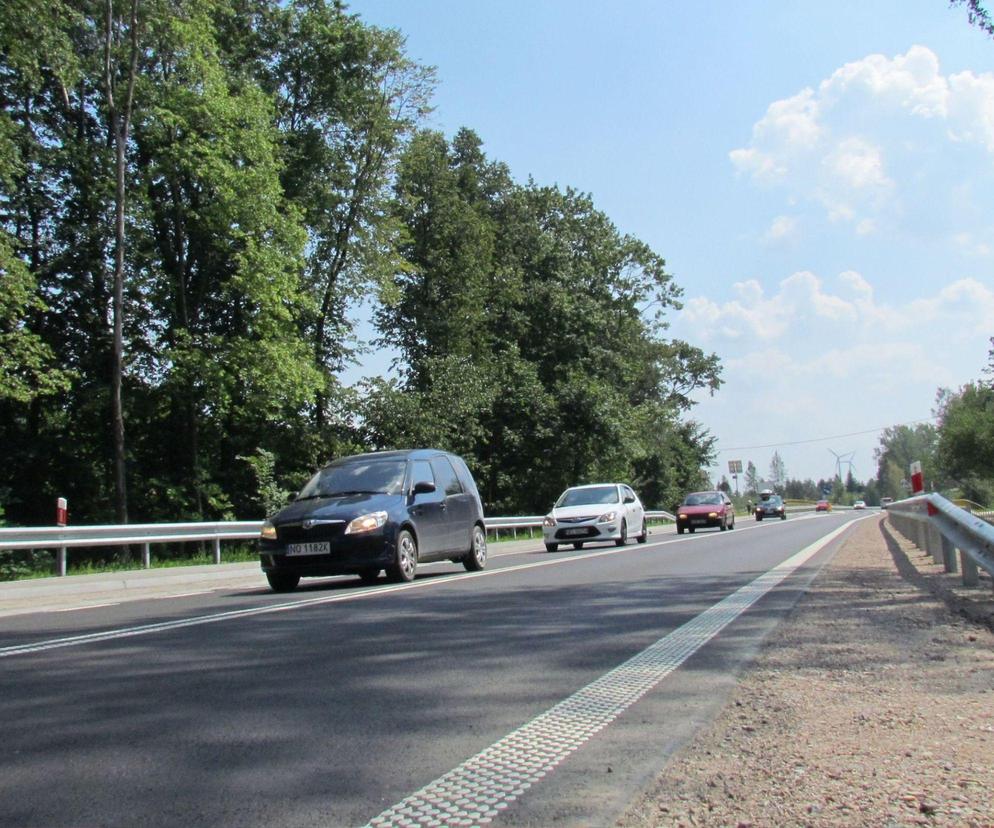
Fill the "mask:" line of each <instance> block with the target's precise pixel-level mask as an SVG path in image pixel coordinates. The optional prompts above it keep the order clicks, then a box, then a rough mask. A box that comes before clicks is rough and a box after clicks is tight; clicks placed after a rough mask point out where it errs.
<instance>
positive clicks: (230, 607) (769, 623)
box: [0, 513, 856, 828]
mask: <svg viewBox="0 0 994 828" xmlns="http://www.w3.org/2000/svg"><path fill="white" fill-rule="evenodd" d="M855 518H856V516H855V515H853V514H851V513H850V514H829V515H817V516H815V515H810V516H804V517H795V518H791V519H790V520H788V521H785V522H781V521H764V522H762V523H755V522H754V521H746V520H740V522H739V524H738V527H737V528H736V529H735V530H734V531H732V532H724V533H722V532H717V531H713V532H698V533H695V534H694V535H683V536H680V537H677V536H676V535H675V534H674V533H673V532H672V530H669V531H662V532H660V531H659V530H657V531H656V532H655V533H654V534H652V535H651V536H650V539H649V542H648V543H646V544H635V543H630V544H629V545H628V546H626V547H624V548H616V547H613V546H599V547H598V546H589V547H586V548H584V549H583V550H582V551H580V552H576V551H574V550H572V549H568V550H563V551H560V552H557V553H552V554H550V553H547V552H545V551H544V548H542V546H541V544H540V543H537V542H536V543H534V544H514V545H508V546H504V545H492V546H491V559H490V562H489V566H488V568H487V570H486V571H485V572H483V573H472V574H471V573H466V572H465V571H464V570H463V569H462V567H458V566H454V565H449V564H442V565H431V566H426V567H423V568H422V569H421V570H419V577H418V579H417V580H416V581H415V583H413V584H409V585H389V584H386V582H384V583H383V585H382V586H375V587H365V586H362V585H360V582H359V581H358V580H357V579H351V578H333V579H323V580H312V581H305V582H304V583H303V585H302V588H301V589H299V590H298V591H297V592H295V593H292V594H290V595H285V594H284V595H277V594H273V593H271V592H269V591H268V589H267V588H265V587H264V586H263V584H264V582H263V581H262V578H261V576H260V580H259V584H260V585H259V587H258V588H255V587H251V588H244V587H239V588H236V589H212V590H209V591H204V592H201V593H199V594H187V595H172V596H170V597H168V599H164V598H162V597H158V598H155V599H151V600H132V601H124V602H120V603H115V602H107V603H108V604H109V605H108V606H98V607H92V608H88V609H73V607H72V606H67V607H66V608H65V609H66V610H68V611H63V612H43V613H29V614H28V613H26V614H19V615H12V616H7V617H0V765H2V768H3V773H2V774H0V824H3V825H17V826H46V827H48V828H51V827H54V826H144V825H148V826H153V825H154V826H159V825H162V826H175V825H185V826H190V825H197V826H200V825H203V826H228V825H231V826H235V825H237V826H255V825H266V826H274V825H276V826H281V828H282V827H283V826H362V825H366V824H372V825H431V824H440V825H458V824H466V825H473V824H487V823H489V824H493V825H531V826H547V825H553V824H558V825H609V824H611V822H612V821H613V819H614V818H615V817H616V815H617V814H619V813H620V812H621V811H622V810H623V809H624V807H625V805H626V804H627V803H628V802H629V801H630V800H631V799H632V797H633V796H634V795H635V794H636V792H637V791H638V790H639V789H640V788H642V787H643V786H644V785H645V784H646V783H648V782H649V781H650V780H651V778H652V776H653V775H654V774H655V773H657V772H658V770H659V769H660V767H662V765H663V763H664V762H665V760H666V758H667V756H668V755H669V754H670V753H671V752H672V751H674V750H675V749H676V748H677V747H679V745H680V744H682V743H683V742H684V741H685V740H686V739H688V738H690V737H691V736H692V735H693V733H694V732H695V730H696V729H697V728H698V727H700V726H701V725H702V724H704V723H705V722H707V721H708V720H709V718H710V717H711V716H712V715H713V714H714V713H715V712H716V710H717V709H719V708H720V706H721V704H722V703H723V700H724V699H725V697H726V695H727V693H728V692H729V691H730V689H731V688H732V687H733V686H734V683H735V680H736V676H737V675H738V673H739V672H740V671H741V670H742V669H743V668H744V667H746V666H748V663H749V661H750V659H751V658H752V657H753V655H754V654H755V652H756V649H757V646H758V644H759V643H760V642H761V641H762V639H763V637H764V636H765V635H766V634H767V633H768V632H769V631H770V630H771V629H772V628H773V626H774V625H776V624H777V623H779V621H780V620H781V618H782V617H783V614H784V613H785V611H786V610H787V609H789V608H790V606H792V605H793V603H794V602H795V601H796V599H797V597H798V595H799V594H800V592H801V591H802V590H803V588H804V587H805V585H806V584H807V583H808V582H809V581H810V579H811V578H812V577H814V575H815V574H816V572H817V570H818V569H819V568H820V566H821V565H823V564H824V562H825V561H826V560H828V558H829V556H830V555H831V554H832V553H833V552H834V549H835V548H836V547H837V545H838V541H839V538H840V535H839V534H837V533H836V534H834V535H833V533H835V532H836V530H839V532H841V533H842V534H844V533H845V527H846V526H847V525H848V524H849V523H851V522H852V520H853V519H855Z"/></svg>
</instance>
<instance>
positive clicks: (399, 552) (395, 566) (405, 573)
mask: <svg viewBox="0 0 994 828" xmlns="http://www.w3.org/2000/svg"><path fill="white" fill-rule="evenodd" d="M393 554H394V561H393V563H392V564H390V566H388V567H387V577H388V578H390V580H391V581H393V582H394V583H400V584H408V583H410V582H411V581H413V580H414V574H415V572H417V569H418V544H417V541H415V540H414V535H412V534H411V533H410V532H409V531H408V530H407V529H401V530H400V534H398V535H397V545H396V548H395V549H394V553H393Z"/></svg>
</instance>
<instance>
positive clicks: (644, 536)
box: [635, 518, 649, 543]
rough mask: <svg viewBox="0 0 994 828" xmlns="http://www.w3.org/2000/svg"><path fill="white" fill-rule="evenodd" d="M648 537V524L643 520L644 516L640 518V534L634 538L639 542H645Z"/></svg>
mask: <svg viewBox="0 0 994 828" xmlns="http://www.w3.org/2000/svg"><path fill="white" fill-rule="evenodd" d="M648 539H649V526H648V524H646V522H645V518H643V519H642V534H641V535H639V536H638V537H636V538H635V540H637V541H638V542H639V543H645V542H646V541H647V540H648Z"/></svg>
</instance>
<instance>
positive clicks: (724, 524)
mask: <svg viewBox="0 0 994 828" xmlns="http://www.w3.org/2000/svg"><path fill="white" fill-rule="evenodd" d="M718 528H719V529H721V531H722V532H727V531H728V518H724V517H723V518H722V519H721V526H720V527H718Z"/></svg>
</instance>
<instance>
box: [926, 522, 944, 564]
mask: <svg viewBox="0 0 994 828" xmlns="http://www.w3.org/2000/svg"><path fill="white" fill-rule="evenodd" d="M927 532H928V534H927V538H928V540H927V543H928V551H929V552H930V553H931V555H932V560H933V561H934V562H935V563H942V535H941V534H939V529H938V527H936V526H935V524H932V523H930V524H929V525H928V528H927Z"/></svg>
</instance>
